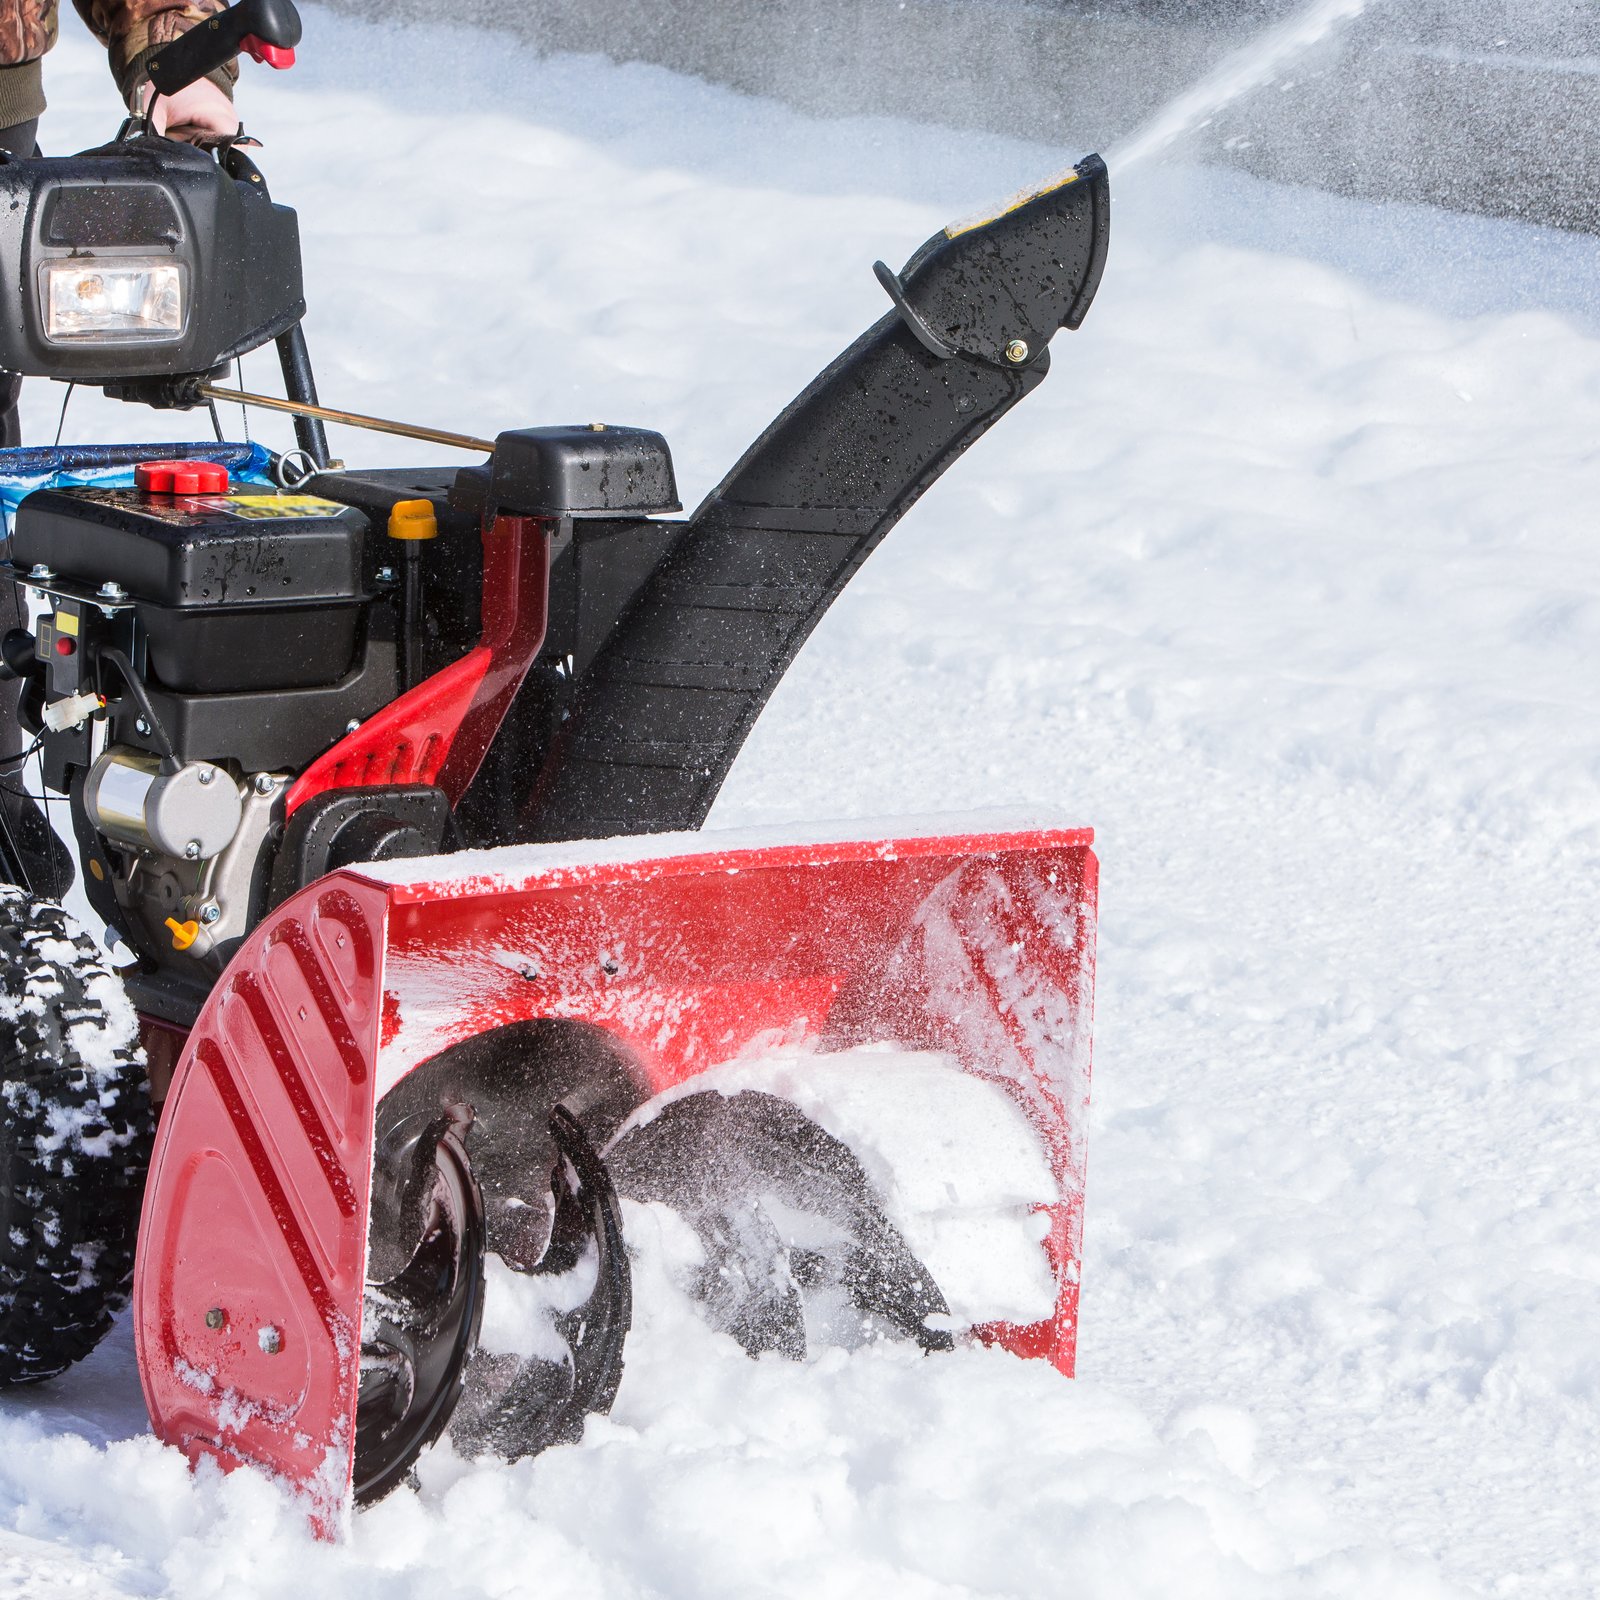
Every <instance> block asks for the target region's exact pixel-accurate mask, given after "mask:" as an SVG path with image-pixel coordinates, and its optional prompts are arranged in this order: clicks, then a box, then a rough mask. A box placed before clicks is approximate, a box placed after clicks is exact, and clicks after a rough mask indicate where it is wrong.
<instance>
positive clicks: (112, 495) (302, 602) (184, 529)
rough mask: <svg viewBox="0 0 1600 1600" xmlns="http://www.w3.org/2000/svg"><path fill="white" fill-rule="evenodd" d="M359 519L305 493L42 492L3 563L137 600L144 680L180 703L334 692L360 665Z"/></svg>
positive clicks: (28, 505) (28, 507) (25, 509)
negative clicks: (279, 692) (38, 566)
mask: <svg viewBox="0 0 1600 1600" xmlns="http://www.w3.org/2000/svg"><path fill="white" fill-rule="evenodd" d="M366 534H367V519H366V517H364V516H363V515H362V514H361V512H359V511H356V510H353V509H352V508H350V507H348V506H341V505H338V504H336V503H335V502H333V501H331V500H322V499H319V498H317V497H316V496H313V495H289V494H282V495H280V494H275V493H273V492H271V491H270V490H260V489H250V490H244V491H240V492H236V493H229V494H226V495H221V494H219V495H194V496H187V495H170V494H148V493H145V492H144V491H142V490H139V489H93V488H90V489H42V490H39V491H38V492H36V493H34V494H31V495H29V496H28V497H27V498H26V499H25V500H24V501H23V502H22V505H21V506H20V507H19V508H18V511H17V518H16V531H15V533H14V535H13V537H12V550H11V556H12V561H13V562H14V563H15V564H16V565H17V566H19V567H20V568H22V569H23V570H25V571H26V570H28V569H30V568H31V567H33V566H34V564H35V563H43V564H44V565H47V566H49V567H50V568H51V569H52V570H53V571H54V572H55V573H57V574H58V575H59V576H60V577H63V578H67V579H71V580H73V581H75V582H77V583H80V584H83V585H86V586H87V587H89V588H92V589H96V590H98V589H99V588H100V586H101V585H102V584H105V583H115V584H117V585H119V586H120V587H121V588H122V589H123V590H124V591H126V593H127V594H128V595H129V596H130V597H131V598H132V599H133V601H134V602H135V608H136V610H137V613H138V617H139V621H140V624H141V626H142V629H143V632H144V636H145V640H146V644H147V648H148V652H149V654H148V662H149V671H150V675H151V677H152V678H153V679H154V680H155V684H156V685H159V686H160V687H163V688H166V689H170V690H173V691H176V692H178V693H195V694H227V693H236V692H239V691H246V690H254V689H297V688H312V687H316V686H318V685H323V684H330V683H334V682H336V681H337V680H338V679H340V678H342V677H343V676H344V675H345V674H346V673H347V672H349V670H350V668H351V665H352V663H353V661H354V658H355V652H356V646H357V643H358V638H359V626H360V620H361V614H362V609H363V607H364V606H365V605H366V603H367V602H368V601H369V600H370V599H371V598H372V594H371V592H370V591H369V589H368V587H367V585H366V582H365V579H364V576H363V555H364V551H363V546H364V543H365V539H366Z"/></svg>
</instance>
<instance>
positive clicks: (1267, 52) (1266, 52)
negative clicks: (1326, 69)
mask: <svg viewBox="0 0 1600 1600" xmlns="http://www.w3.org/2000/svg"><path fill="white" fill-rule="evenodd" d="M1366 8H1367V0H1313V3H1312V4H1311V5H1309V6H1307V7H1306V9H1305V10H1304V11H1302V12H1300V13H1299V15H1297V16H1294V17H1291V18H1290V19H1289V20H1288V21H1287V22H1281V23H1279V24H1278V26H1277V27H1275V28H1268V29H1267V30H1266V31H1265V32H1264V33H1261V34H1258V35H1257V36H1256V38H1254V39H1252V40H1251V41H1250V43H1249V44H1247V45H1243V46H1242V47H1241V48H1239V49H1238V50H1235V51H1233V52H1232V53H1231V54H1229V55H1228V56H1226V57H1224V59H1223V60H1222V61H1220V62H1219V63H1218V64H1217V66H1216V67H1215V68H1214V69H1213V70H1212V71H1211V72H1209V73H1207V74H1206V76H1205V77H1203V78H1202V79H1201V80H1200V81H1199V82H1198V83H1197V84H1195V85H1194V86H1193V87H1192V88H1190V89H1186V90H1185V91H1184V92H1183V93H1182V94H1180V95H1178V96H1176V97H1175V98H1173V99H1171V100H1169V101H1168V102H1167V103H1166V104H1165V105H1164V106H1163V107H1162V108H1161V109H1160V110H1159V111H1158V112H1156V114H1155V115H1154V116H1153V117H1151V118H1150V119H1149V121H1147V122H1146V123H1145V124H1144V126H1143V127H1142V128H1140V129H1139V130H1138V132H1136V133H1134V134H1131V135H1130V136H1129V137H1128V138H1127V139H1125V140H1124V141H1123V142H1122V143H1121V144H1119V145H1118V146H1117V147H1116V148H1115V149H1114V150H1112V151H1111V153H1110V154H1109V155H1107V157H1106V165H1107V166H1108V167H1110V169H1111V170H1112V172H1113V173H1123V172H1126V171H1127V170H1128V168H1129V167H1131V166H1133V165H1135V164H1136V163H1138V162H1141V161H1145V160H1147V159H1148V158H1149V157H1151V156H1153V155H1157V154H1159V153H1160V152H1161V151H1162V150H1165V149H1166V147H1167V146H1168V145H1169V144H1171V143H1172V142H1173V140H1175V139H1178V138H1181V137H1182V136H1183V135H1184V134H1186V133H1189V132H1190V131H1192V130H1193V129H1195V128H1199V127H1203V126H1204V125H1205V124H1206V123H1207V122H1208V121H1209V120H1210V119H1211V118H1212V117H1214V116H1215V115H1216V114H1217V112H1219V111H1220V110H1222V108H1223V107H1224V106H1227V105H1230V104H1232V102H1233V101H1235V100H1237V99H1238V98H1239V96H1240V95H1244V94H1248V93H1250V91H1251V90H1252V89H1259V88H1260V87H1261V86H1262V85H1263V84H1267V83H1271V82H1272V80H1273V78H1274V77H1275V76H1276V75H1277V73H1278V72H1279V70H1280V69H1281V68H1282V67H1283V66H1284V65H1285V64H1286V63H1287V62H1289V61H1292V60H1293V59H1294V58H1295V57H1296V56H1297V55H1299V54H1300V53H1301V52H1302V51H1303V50H1309V49H1310V48H1311V46H1312V45H1314V44H1319V43H1320V42H1321V41H1322V40H1323V39H1326V38H1327V37H1328V36H1329V35H1330V34H1332V33H1334V32H1335V31H1336V30H1337V29H1339V28H1341V27H1343V25H1344V24H1345V23H1347V22H1349V21H1351V20H1352V19H1353V18H1355V17H1358V16H1360V15H1361V13H1362V12H1363V11H1365V10H1366Z"/></svg>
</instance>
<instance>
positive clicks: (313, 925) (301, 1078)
mask: <svg viewBox="0 0 1600 1600" xmlns="http://www.w3.org/2000/svg"><path fill="white" fill-rule="evenodd" d="M385 915H386V900H385V896H384V894H383V892H382V891H381V890H378V889H374V888H373V887H371V886H370V885H367V884H363V883H359V882H355V881H340V880H336V879H328V880H325V881H324V882H323V883H321V884H317V885H313V886H312V887H311V888H310V889H308V890H306V891H305V892H304V893H303V894H300V895H298V896H296V897H295V898H294V899H293V900H291V901H289V902H288V903H287V904H285V905H284V906H283V907H281V908H280V909H279V910H278V911H276V912H274V913H273V915H272V916H270V917H269V918H268V919H267V920H266V921H265V922H264V923H263V924H262V925H261V927H260V928H258V929H257V930H256V932H255V933H254V934H252V935H251V936H250V938H249V939H247V940H246V941H245V944H244V946H243V947H242V949H241V950H240V953H239V955H238V956H237V957H236V958H235V959H234V961H233V963H232V965H231V966H230V967H229V969H228V972H227V973H226V975H225V976H224V978H223V980H222V982H221V983H220V984H219V985H218V987H217V989H216V990H215V991H214V992H213V994H212V996H211V998H210V1000H209V1001H208V1002H207V1004H206V1007H205V1009H204V1011H203V1012H202V1013H201V1015H200V1018H199V1021H198V1022H197V1023H196V1025H195V1028H194V1030H193V1032H192V1034H191V1036H190V1039H189V1043H188V1046H187V1048H186V1049H185V1051H184V1055H183V1059H182V1061H181V1062H180V1064H179V1067H178V1071H177V1074H176V1076H175V1078H174V1081H173V1087H172V1092H171V1094H170V1095H169V1097H168V1099H167V1104H166V1108H165V1111H164V1113H163V1116H162V1120H161V1126H160V1129H159V1131H158V1135H157V1142H156V1152H155V1158H154V1160H153V1162H152V1165H151V1171H150V1180H149V1184H148V1186H147V1188H146V1191H145V1202H144V1216H143V1222H142V1226H141V1230H140V1241H139V1258H138V1263H137V1269H136V1272H135V1277H134V1330H135V1335H136V1337H137V1340H138V1346H139V1370H140V1377H141V1380H142V1381H143V1384H144V1391H145V1400H146V1402H147V1404H148V1406H149V1408H150V1416H151V1419H152V1422H153V1423H154V1426H155V1430H156V1432H157V1433H158V1434H159V1435H160V1436H161V1437H162V1438H163V1439H165V1440H166V1441H167V1442H169V1443H172V1444H176V1445H178V1446H180V1447H181V1448H182V1449H184V1450H185V1451H186V1452H187V1453H188V1455H189V1456H190V1458H191V1459H192V1460H195V1459H199V1458H201V1457H203V1456H209V1457H211V1458H213V1459H216V1460H218V1461H220V1462H222V1463H223V1464H224V1465H225V1466H229V1465H233V1464H236V1463H238V1462H240V1461H250V1462H255V1463H256V1464H258V1465H262V1466H266V1467H267V1468H269V1469H270V1470H271V1471H273V1472H275V1473H276V1474H277V1475H278V1476H280V1477H281V1478H282V1479H283V1480H284V1481H286V1482H287V1483H289V1484H290V1485H292V1486H293V1487H294V1488H295V1489H296V1490H298V1491H299V1492H301V1493H302V1494H304V1495H305V1496H306V1497H307V1500H308V1509H309V1511H310V1514H311V1516H312V1519H313V1521H314V1522H315V1524H316V1525H317V1526H318V1527H319V1528H320V1529H321V1530H322V1531H323V1532H325V1533H326V1532H331V1531H332V1530H333V1529H334V1528H335V1527H336V1526H337V1525H338V1522H339V1519H340V1517H341V1516H342V1513H343V1506H344V1502H345V1495H346V1486H347V1483H348V1478H349V1467H350V1452H351V1449H352V1444H353V1423H354V1417H355V1403H356V1385H357V1381H358V1376H359V1373H358V1364H359V1354H360V1348H359V1347H360V1317H361V1291H362V1284H363V1280H364V1277H365V1267H366V1218H367V1190H368V1183H369V1171H370V1166H371V1155H372V1113H373V1106H374V1103H375V1101H374V1093H373V1074H372V1063H373V1061H374V1059H375V1057H376V1053H377V1048H378V1028H379V1022H380V1016H381V1011H382V1005H381V996H382V957H383V938H384V921H385Z"/></svg>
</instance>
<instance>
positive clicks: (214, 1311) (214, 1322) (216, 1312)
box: [206, 1306, 228, 1328]
mask: <svg viewBox="0 0 1600 1600" xmlns="http://www.w3.org/2000/svg"><path fill="white" fill-rule="evenodd" d="M227 1320H228V1313H227V1312H226V1311H224V1310H223V1309H222V1307H221V1306H212V1308H211V1309H210V1310H209V1311H208V1312H206V1326H207V1327H208V1328H220V1327H221V1326H222V1324H223V1323H224V1322H226V1321H227Z"/></svg>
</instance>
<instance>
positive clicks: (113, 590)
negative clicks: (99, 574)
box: [100, 578, 128, 600]
mask: <svg viewBox="0 0 1600 1600" xmlns="http://www.w3.org/2000/svg"><path fill="white" fill-rule="evenodd" d="M127 592H128V591H127V590H126V589H124V588H123V587H122V585H121V584H120V583H118V582H117V581H116V580H115V579H114V578H108V579H106V581H105V582H104V583H102V584H101V585H100V594H101V597H102V598H103V599H106V600H120V599H122V598H123V596H124V595H126V594H127Z"/></svg>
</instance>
